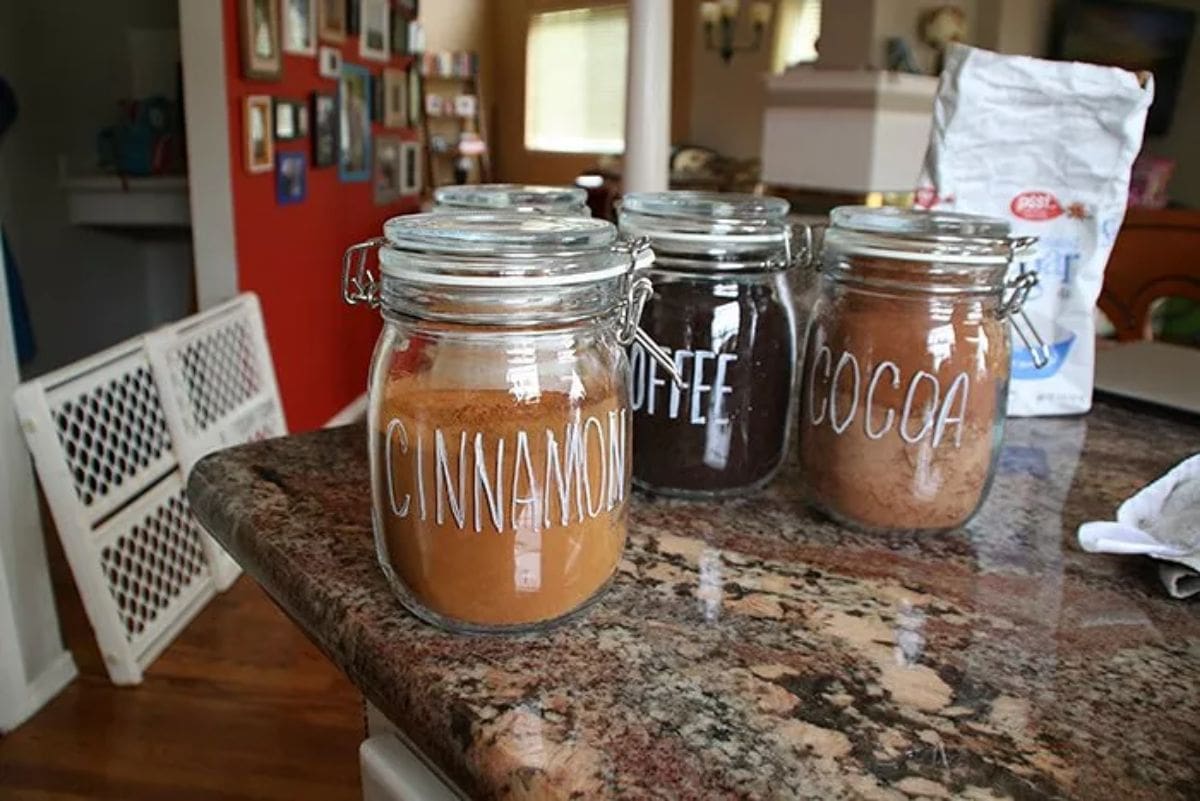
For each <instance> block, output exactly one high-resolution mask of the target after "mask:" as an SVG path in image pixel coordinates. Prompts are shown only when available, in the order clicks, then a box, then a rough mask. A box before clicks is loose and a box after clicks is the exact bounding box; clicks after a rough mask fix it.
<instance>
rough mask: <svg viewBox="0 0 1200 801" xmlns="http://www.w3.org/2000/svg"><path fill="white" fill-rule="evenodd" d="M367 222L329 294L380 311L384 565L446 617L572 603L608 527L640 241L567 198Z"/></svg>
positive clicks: (639, 297)
mask: <svg viewBox="0 0 1200 801" xmlns="http://www.w3.org/2000/svg"><path fill="white" fill-rule="evenodd" d="M384 231H385V236H384V238H382V239H378V240H372V241H369V242H364V243H360V244H358V245H355V246H354V247H352V248H350V249H349V250H348V251H347V253H346V257H345V260H344V264H343V276H342V290H343V297H344V299H345V300H346V301H347V302H349V303H352V304H354V303H366V304H369V305H372V306H378V307H379V308H380V310H381V312H382V315H383V320H384V325H383V330H382V332H381V334H380V338H379V342H378V344H377V346H376V349H375V355H374V358H373V361H372V364H371V372H370V379H369V390H368V401H369V403H368V416H367V431H368V436H367V439H368V443H367V444H368V449H369V458H370V471H371V491H372V517H373V523H374V530H375V542H376V547H377V551H378V554H379V560H380V563H381V565H382V567H383V571H384V573H385V575H386V576H387V578H388V580H389V582H390V583H391V585H392V588H393V589H394V591H395V592H396V594H397V595H398V596H399V598H400V600H401V602H402V603H403V604H404V605H405V606H406V607H407V608H408V609H409V610H411V611H412V612H413V613H415V614H416V615H417V616H419V617H421V618H423V619H424V620H426V621H429V622H431V623H434V624H437V625H440V626H443V627H445V628H448V629H451V630H455V631H473V632H485V631H506V630H526V629H536V628H539V627H541V626H544V625H546V624H549V623H551V622H553V621H555V620H558V619H560V618H563V617H564V616H567V615H570V614H571V613H573V612H575V611H577V610H579V609H581V608H583V607H584V606H585V605H587V604H588V602H589V601H590V600H592V599H593V598H595V597H596V596H597V594H598V593H599V592H600V591H601V590H602V589H603V588H604V587H605V585H607V584H608V582H609V580H610V578H611V577H612V575H613V573H614V571H615V570H616V567H617V563H618V562H619V561H620V559H621V553H622V548H623V547H624V544H625V526H626V517H627V507H628V502H629V483H630V464H631V457H632V454H631V453H630V438H631V435H632V424H631V420H630V410H629V394H628V389H627V380H628V378H627V377H628V360H627V357H626V346H627V345H628V344H629V343H630V342H631V341H633V339H634V338H635V337H638V336H641V335H640V334H639V333H638V332H637V327H636V322H637V317H638V316H639V314H640V310H641V305H642V303H643V302H644V299H645V297H646V296H647V295H648V294H649V286H648V281H647V280H646V279H645V278H644V277H641V276H640V275H639V274H638V273H637V272H636V271H635V263H636V262H637V261H638V254H637V253H635V252H632V250H631V248H628V247H622V246H619V245H617V242H616V230H615V228H614V227H613V226H612V225H611V224H609V223H607V222H603V221H601V220H592V219H587V218H578V217H554V216H535V215H517V214H477V213H444V214H423V215H411V216H404V217H397V218H394V219H392V220H389V221H388V222H387V223H386V225H385V227H384ZM372 254H377V259H378V262H379V264H378V275H377V274H376V273H375V268H373V267H371V266H370V265H369V259H370V256H371V255H372Z"/></svg>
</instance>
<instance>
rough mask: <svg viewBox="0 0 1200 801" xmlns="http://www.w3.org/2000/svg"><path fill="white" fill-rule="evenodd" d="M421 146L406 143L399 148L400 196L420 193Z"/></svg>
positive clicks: (414, 143)
mask: <svg viewBox="0 0 1200 801" xmlns="http://www.w3.org/2000/svg"><path fill="white" fill-rule="evenodd" d="M421 184H422V181H421V146H420V145H419V144H418V143H416V142H409V141H406V142H404V143H403V145H401V147H400V194H401V195H418V194H420V193H421Z"/></svg>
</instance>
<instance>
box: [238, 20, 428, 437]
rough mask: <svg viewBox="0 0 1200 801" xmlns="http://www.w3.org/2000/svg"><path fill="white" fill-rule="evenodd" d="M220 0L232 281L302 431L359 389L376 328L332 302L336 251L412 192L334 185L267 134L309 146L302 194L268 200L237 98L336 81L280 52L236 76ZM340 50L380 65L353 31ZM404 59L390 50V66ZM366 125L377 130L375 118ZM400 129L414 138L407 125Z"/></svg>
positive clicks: (371, 315) (309, 61)
mask: <svg viewBox="0 0 1200 801" xmlns="http://www.w3.org/2000/svg"><path fill="white" fill-rule="evenodd" d="M281 5H283V4H282V3H281ZM223 7H224V29H225V74H226V82H227V93H226V102H227V103H228V107H229V152H230V156H231V164H232V174H231V175H230V181H231V183H232V187H233V212H234V237H235V239H236V249H237V260H238V285H239V287H240V288H241V289H242V290H247V291H252V292H257V293H258V296H259V298H260V299H261V300H262V307H263V315H264V316H265V318H266V325H267V338H268V340H269V341H270V344H271V352H272V354H273V356H274V359H275V371H276V374H277V375H278V378H279V389H280V392H281V393H282V394H283V406H284V410H285V412H286V414H287V422H288V427H289V429H290V430H292V431H305V430H308V429H312V428H317V427H320V426H321V425H322V424H324V423H325V421H327V420H328V419H329V418H330V417H332V416H333V415H334V414H336V413H337V412H338V411H339V410H341V409H342V408H344V407H345V406H346V405H347V404H349V403H350V402H351V401H353V400H354V399H355V398H356V397H358V396H359V395H360V394H362V392H364V391H365V389H366V385H367V368H368V363H369V361H370V358H371V350H372V348H373V346H374V343H375V337H376V336H377V334H378V332H379V315H378V313H377V312H374V311H372V310H370V309H368V308H365V307H362V306H355V307H353V308H352V307H348V306H346V305H344V304H343V303H342V299H341V285H340V281H341V258H342V252H343V251H344V250H345V249H346V247H347V246H348V245H350V244H352V243H354V242H358V241H360V240H363V239H368V238H370V237H373V236H378V235H379V234H380V233H381V231H382V227H383V222H384V221H385V220H386V219H387V218H389V217H392V216H395V215H397V214H402V213H406V212H411V211H415V210H417V206H418V199H417V198H415V197H414V198H406V199H403V200H401V201H399V202H397V203H395V204H392V205H389V206H376V205H375V203H374V200H373V199H372V195H373V192H372V188H371V183H370V182H369V181H362V182H358V183H343V182H342V181H340V180H339V179H338V174H337V167H336V165H335V166H331V167H322V168H320V169H315V168H313V166H312V154H311V150H312V146H311V142H310V141H309V140H308V139H299V140H296V141H293V142H276V143H275V151H276V153H278V152H280V151H288V150H296V151H304V152H306V153H308V154H309V170H308V197H307V199H305V200H304V202H302V203H299V204H295V205H289V206H281V205H279V204H278V203H276V201H275V175H274V173H273V172H272V173H261V174H255V175H251V174H250V173H247V172H246V168H245V164H244V152H245V145H244V139H243V136H244V134H243V129H242V108H243V104H244V99H245V97H246V96H247V95H255V94H269V95H272V96H277V97H286V98H289V99H295V100H299V99H305V100H306V101H307V98H308V95H309V93H310V92H314V91H321V92H336V90H337V82H336V81H333V80H330V79H328V78H322V77H321V76H320V75H318V74H317V60H316V58H308V57H306V56H293V55H288V54H286V53H285V54H284V56H283V75H282V78H281V79H280V80H279V81H255V80H248V79H245V78H243V77H242V67H241V57H240V53H239V44H238V43H239V39H238V36H239V32H238V14H237V7H238V3H237V0H223ZM341 49H342V56H343V59H344V60H345V61H347V62H350V63H354V64H363V65H365V66H368V67H369V69H370V70H371V72H372V73H373V74H379V73H380V72H381V71H382V69H383V67H384V66H385V65H384V64H383V63H382V62H373V61H364V60H363V59H361V58H359V56H358V37H357V36H353V37H347V40H346V43H345V44H343V45H341ZM406 62H407V59H406V58H395V59H393V63H392V64H391V65H390V66H395V67H404V66H405V65H406ZM310 117H311V114H310ZM312 122H313V121H312V120H311V119H310V126H311V124H312ZM373 127H374V130H375V132H376V133H378V132H380V130H381V129H380V127H379V126H378V125H375V126H373ZM393 133H400V134H401V135H404V132H393ZM408 133H409V134H410V137H409V138H416V132H415V131H412V132H408Z"/></svg>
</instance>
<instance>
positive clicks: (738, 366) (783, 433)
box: [618, 192, 796, 498]
mask: <svg viewBox="0 0 1200 801" xmlns="http://www.w3.org/2000/svg"><path fill="white" fill-rule="evenodd" d="M787 213H788V204H787V202H786V201H783V200H780V199H779V198H772V197H760V196H757V195H735V194H717V193H710V192H651V193H634V194H629V195H626V196H625V197H624V198H623V200H622V202H621V208H620V211H619V217H618V219H619V225H620V230H621V234H622V235H623V236H625V237H627V238H629V239H637V238H640V237H645V238H647V239H648V240H649V243H650V244H651V246H652V247H653V250H654V254H655V259H654V263H653V265H652V267H651V268H650V271H649V275H650V278H651V280H652V282H653V284H654V295H653V296H652V298H651V299H650V301H649V302H648V303H647V305H646V310H645V314H644V316H643V318H642V325H643V327H644V328H645V330H646V332H647V333H648V334H649V335H650V336H651V337H652V338H653V339H654V340H655V341H656V342H658V343H659V344H660V345H662V346H663V348H664V349H666V350H667V351H668V353H669V354H670V357H671V359H672V360H673V362H674V365H675V367H676V369H677V371H678V372H679V373H680V374H682V376H683V384H682V385H677V384H674V383H673V382H672V381H671V380H670V378H669V377H667V376H666V375H665V374H664V372H663V370H662V369H661V368H660V367H659V366H658V364H657V363H656V362H655V361H654V359H652V358H651V355H650V354H649V352H648V351H646V350H645V349H643V348H642V347H641V346H639V345H638V344H634V346H633V348H632V350H631V353H630V361H631V367H632V372H631V376H632V382H631V388H630V392H631V394H630V406H631V408H632V410H633V431H634V442H635V448H634V458H633V480H634V483H635V484H637V486H639V487H641V488H643V489H646V490H649V491H652V492H656V493H661V494H665V495H675V496H682V497H699V498H705V497H717V496H725V495H736V494H740V493H746V492H750V491H753V490H755V489H757V488H759V487H762V486H763V485H765V484H766V483H767V482H769V481H770V480H771V478H772V477H773V476H774V475H775V473H776V471H777V470H778V469H779V467H780V465H782V463H783V460H784V457H785V455H786V454H787V450H788V434H789V431H790V429H791V419H792V416H793V414H792V400H793V392H792V389H793V383H794V377H795V372H796V319H795V312H794V310H793V305H792V291H791V288H790V286H789V280H788V275H789V270H790V268H791V267H792V263H793V258H792V248H791V229H790V226H789V225H788V222H787Z"/></svg>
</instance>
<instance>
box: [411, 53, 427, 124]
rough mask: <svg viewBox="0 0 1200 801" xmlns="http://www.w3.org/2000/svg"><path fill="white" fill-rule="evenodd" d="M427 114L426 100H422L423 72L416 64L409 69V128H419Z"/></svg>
mask: <svg viewBox="0 0 1200 801" xmlns="http://www.w3.org/2000/svg"><path fill="white" fill-rule="evenodd" d="M424 112H425V108H424V100H423V99H422V98H421V71H420V70H419V69H417V66H416V64H413V65H412V66H411V67H409V68H408V126H409V127H410V128H418V127H420V125H421V120H423V119H424V117H423V116H422V115H423V114H424Z"/></svg>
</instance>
